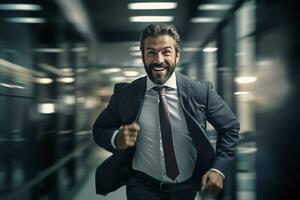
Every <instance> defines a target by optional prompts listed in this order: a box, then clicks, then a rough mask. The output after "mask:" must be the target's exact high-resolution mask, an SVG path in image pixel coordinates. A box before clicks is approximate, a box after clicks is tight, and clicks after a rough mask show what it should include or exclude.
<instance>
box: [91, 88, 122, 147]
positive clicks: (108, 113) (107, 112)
mask: <svg viewBox="0 0 300 200" xmlns="http://www.w3.org/2000/svg"><path fill="white" fill-rule="evenodd" d="M116 87H117V85H116V86H115V89H114V94H113V95H112V96H111V98H110V100H109V103H108V105H107V107H106V108H105V109H104V110H103V111H102V113H101V114H100V115H99V116H98V117H97V119H96V121H95V123H94V125H93V136H94V140H95V142H96V143H97V144H98V145H99V146H101V147H103V148H104V149H106V150H108V151H110V152H114V151H115V149H114V148H113V146H112V144H111V138H112V136H113V133H114V132H115V131H116V130H117V129H119V127H120V126H121V119H120V116H119V112H118V107H117V97H116Z"/></svg>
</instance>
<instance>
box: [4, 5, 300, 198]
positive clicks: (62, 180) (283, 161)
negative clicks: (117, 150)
mask: <svg viewBox="0 0 300 200" xmlns="http://www.w3.org/2000/svg"><path fill="white" fill-rule="evenodd" d="M142 2H144V3H145V2H148V3H149V2H152V3H158V2H159V1H138V0H56V1H55V0H27V1H26V0H1V1H0V199H1V200H21V199H22V200H62V199H64V200H65V199H66V200H68V199H73V200H81V199H87V200H93V199H99V200H100V199H106V200H111V199H112V200H122V199H126V197H125V192H124V188H121V189H120V190H118V191H117V192H115V193H113V194H110V195H108V196H97V195H95V189H94V173H95V167H96V166H97V165H98V164H99V163H101V162H102V161H103V160H104V159H105V158H106V157H107V156H108V155H109V154H108V153H107V152H105V151H104V150H103V149H101V148H100V147H97V146H96V145H95V144H94V143H93V140H92V135H91V127H92V124H93V122H94V120H95V118H96V116H97V115H98V114H99V113H100V112H101V110H102V109H103V108H104V107H105V105H106V103H107V102H108V100H109V98H110V95H111V94H112V89H113V85H114V83H116V82H121V81H122V82H123V81H125V82H130V81H132V80H134V79H136V78H138V77H141V76H144V75H145V72H144V67H143V64H142V62H141V54H140V52H139V47H138V45H139V33H140V31H141V30H142V29H143V28H144V26H145V25H147V24H149V23H151V22H159V23H168V24H171V23H172V24H175V25H176V27H177V29H178V31H179V33H180V35H181V40H182V43H181V53H182V55H181V61H180V63H179V64H178V66H177V71H180V72H181V73H183V74H185V75H187V76H189V77H190V78H192V79H196V80H198V79H199V80H200V79H205V80H210V81H212V82H213V83H214V86H215V88H216V89H217V91H218V93H219V94H220V95H221V96H222V98H223V99H224V100H225V101H226V102H227V103H228V104H229V106H230V107H231V108H232V109H233V111H234V112H235V113H236V115H237V116H238V119H239V121H240V123H241V141H240V143H241V144H240V147H239V149H238V152H237V155H236V160H235V161H234V162H233V163H232V166H233V170H232V172H231V176H228V177H227V178H226V180H225V182H226V185H225V188H224V193H223V195H222V196H221V197H220V198H219V199H228V200H256V199H258V200H274V199H299V194H298V192H297V191H298V188H299V180H300V156H299V155H298V154H299V153H300V151H299V149H300V138H299V133H298V132H299V127H298V126H299V123H300V122H299V107H300V105H299V102H300V101H299V89H298V87H299V82H300V77H299V75H300V73H299V69H300V66H299V60H300V57H299V52H300V48H299V47H300V43H299V24H298V20H299V19H300V16H299V14H298V13H299V10H300V6H299V1H298V2H297V1H296V0H294V1H293V0H170V1H169V0H168V1H167V0H166V1H163V2H165V3H167V4H155V5H153V4H152V5H149V4H146V6H144V5H143V4H136V3H142ZM162 5H163V6H164V7H160V6H162ZM208 134H209V138H210V140H211V141H212V143H214V142H215V141H216V133H215V131H214V129H213V128H212V127H211V126H209V127H208ZM197 199H198V200H199V199H211V198H210V197H207V196H205V195H203V194H200V193H199V194H198V195H197Z"/></svg>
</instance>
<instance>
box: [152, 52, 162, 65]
mask: <svg viewBox="0 0 300 200" xmlns="http://www.w3.org/2000/svg"><path fill="white" fill-rule="evenodd" d="M154 61H155V63H158V64H160V63H163V62H164V56H163V55H162V53H157V54H156V55H155V60H154Z"/></svg>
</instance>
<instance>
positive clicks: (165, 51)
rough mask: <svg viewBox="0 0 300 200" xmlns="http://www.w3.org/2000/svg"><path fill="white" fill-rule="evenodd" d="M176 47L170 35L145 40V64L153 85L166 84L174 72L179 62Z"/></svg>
mask: <svg viewBox="0 0 300 200" xmlns="http://www.w3.org/2000/svg"><path fill="white" fill-rule="evenodd" d="M175 46H176V41H175V40H174V39H173V38H172V37H171V36H169V35H161V36H158V37H147V38H146V39H145V47H144V56H143V63H144V66H145V70H146V72H147V74H148V76H149V78H150V79H151V81H152V82H153V83H155V84H158V85H161V84H163V83H165V82H166V81H167V80H168V79H169V78H170V76H171V75H172V73H173V72H174V70H175V67H176V64H177V62H178V61H179V52H176V50H175Z"/></svg>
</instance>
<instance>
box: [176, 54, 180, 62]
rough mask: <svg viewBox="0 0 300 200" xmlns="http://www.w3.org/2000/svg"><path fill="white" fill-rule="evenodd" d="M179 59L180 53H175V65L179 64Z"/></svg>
mask: <svg viewBox="0 0 300 200" xmlns="http://www.w3.org/2000/svg"><path fill="white" fill-rule="evenodd" d="M179 58H180V51H177V52H176V64H177V63H178V62H179Z"/></svg>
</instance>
